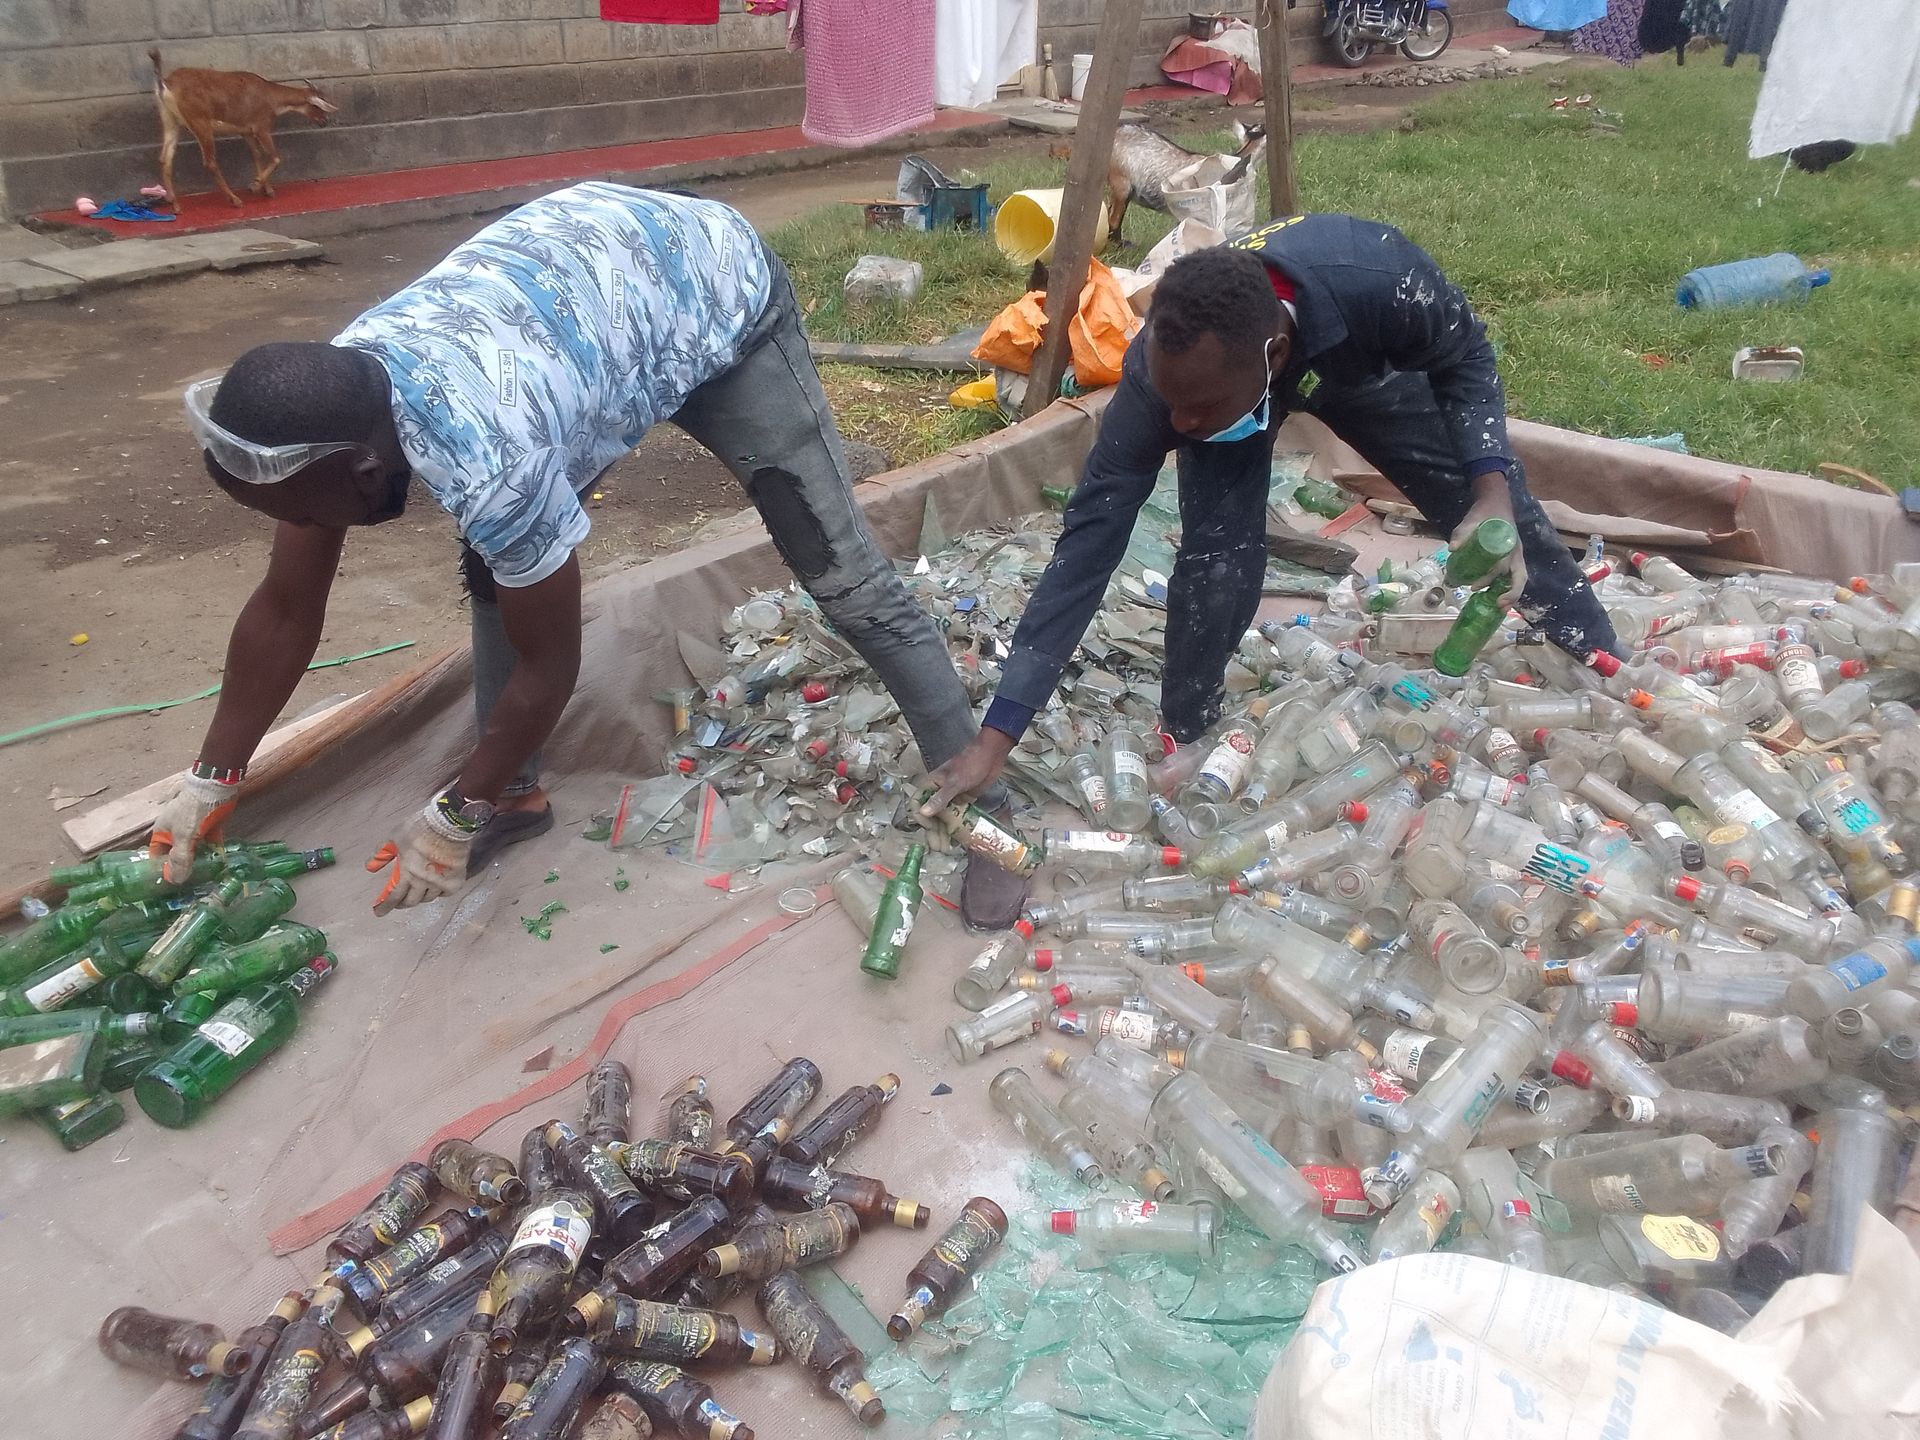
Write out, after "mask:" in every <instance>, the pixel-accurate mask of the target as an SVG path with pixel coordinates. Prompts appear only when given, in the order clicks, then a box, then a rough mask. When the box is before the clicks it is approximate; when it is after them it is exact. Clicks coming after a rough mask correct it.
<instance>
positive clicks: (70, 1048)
mask: <svg viewBox="0 0 1920 1440" xmlns="http://www.w3.org/2000/svg"><path fill="white" fill-rule="evenodd" d="M35 1018H38V1019H46V1018H50V1017H46V1016H38V1017H35ZM106 1057H107V1047H106V1046H105V1044H103V1043H102V1041H101V1038H100V1032H99V1031H97V1030H87V1029H77V1030H67V1031H62V1032H59V1033H56V1034H52V1035H42V1036H40V1037H38V1038H36V1039H33V1040H29V1041H25V1042H23V1043H21V1044H17V1045H9V1046H8V1047H7V1048H6V1049H4V1050H0V1115H17V1114H19V1113H21V1112H22V1111H27V1110H42V1109H45V1108H46V1107H47V1106H49V1105H64V1104H66V1103H67V1102H68V1101H70V1100H81V1099H84V1098H85V1097H86V1096H88V1095H90V1094H92V1093H93V1092H94V1091H95V1090H97V1089H99V1086H100V1069H101V1066H102V1065H103V1064H105V1062H106Z"/></svg>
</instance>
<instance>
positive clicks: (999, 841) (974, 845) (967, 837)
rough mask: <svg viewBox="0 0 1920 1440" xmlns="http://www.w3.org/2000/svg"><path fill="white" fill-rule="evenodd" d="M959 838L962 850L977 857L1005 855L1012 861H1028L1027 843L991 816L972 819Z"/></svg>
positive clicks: (978, 816)
mask: <svg viewBox="0 0 1920 1440" xmlns="http://www.w3.org/2000/svg"><path fill="white" fill-rule="evenodd" d="M958 838H959V841H960V848H961V849H963V850H970V851H972V852H973V853H974V854H975V855H985V856H994V855H1004V856H1006V857H1007V858H1008V859H1010V860H1013V861H1016V862H1021V863H1024V862H1025V860H1026V859H1027V855H1028V848H1029V847H1028V845H1027V842H1026V841H1024V840H1022V839H1021V838H1020V837H1019V836H1018V835H1016V834H1014V833H1013V832H1012V831H1011V830H1009V829H1007V828H1006V827H1005V826H1003V825H1000V824H998V823H997V822H995V821H994V820H993V818H992V817H991V816H987V815H977V816H973V817H971V818H970V819H968V821H967V822H966V825H965V826H964V827H963V828H962V830H961V832H960V835H959V837H958Z"/></svg>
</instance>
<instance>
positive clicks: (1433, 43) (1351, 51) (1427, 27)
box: [1321, 0, 1453, 69]
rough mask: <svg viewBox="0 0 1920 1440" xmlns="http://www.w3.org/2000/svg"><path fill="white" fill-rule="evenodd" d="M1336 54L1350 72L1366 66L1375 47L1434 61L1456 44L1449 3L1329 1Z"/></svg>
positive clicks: (1328, 30)
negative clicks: (1396, 48)
mask: <svg viewBox="0 0 1920 1440" xmlns="http://www.w3.org/2000/svg"><path fill="white" fill-rule="evenodd" d="M1325 4H1326V7H1327V20H1326V26H1325V28H1324V29H1323V30H1322V31H1321V33H1322V34H1324V35H1326V36H1328V37H1329V38H1330V39H1331V40H1332V41H1333V51H1334V54H1335V55H1337V56H1339V58H1340V63H1341V64H1342V65H1345V66H1347V67H1348V68H1350V69H1358V68H1359V67H1360V66H1362V65H1364V64H1366V62H1367V57H1368V56H1369V55H1371V54H1372V53H1373V49H1374V46H1376V45H1386V46H1394V45H1397V46H1399V47H1400V53H1401V54H1402V55H1404V56H1406V57H1407V59H1409V60H1416V61H1417V60H1434V59H1437V58H1439V55H1440V52H1441V51H1443V50H1445V49H1446V48H1447V46H1448V45H1450V44H1452V43H1453V16H1452V15H1451V14H1449V13H1448V11H1447V0H1325Z"/></svg>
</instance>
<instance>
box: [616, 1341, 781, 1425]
mask: <svg viewBox="0 0 1920 1440" xmlns="http://www.w3.org/2000/svg"><path fill="white" fill-rule="evenodd" d="M607 1383H608V1384H609V1385H617V1386H619V1388H620V1389H622V1390H624V1391H626V1392H627V1394H629V1395H631V1396H632V1397H633V1398H634V1399H636V1400H638V1401H639V1402H640V1408H641V1409H642V1410H645V1411H646V1412H647V1418H648V1419H649V1420H651V1421H653V1424H654V1428H655V1429H656V1430H658V1429H662V1428H671V1429H672V1431H673V1432H674V1433H675V1434H677V1435H679V1436H680V1437H681V1440H753V1427H752V1426H750V1425H748V1424H746V1423H745V1422H744V1421H742V1420H741V1419H740V1417H739V1416H737V1415H730V1414H728V1413H727V1411H725V1410H723V1409H721V1407H720V1403H719V1402H718V1401H717V1400H715V1399H714V1398H713V1388H712V1387H711V1386H709V1385H707V1384H706V1383H705V1382H703V1381H700V1380H696V1379H695V1378H694V1377H693V1376H691V1375H689V1374H687V1372H686V1371H684V1370H682V1369H681V1368H680V1367H679V1366H678V1365H667V1364H663V1363H661V1362H660V1361H658V1360H616V1361H614V1362H613V1363H612V1364H611V1365H609V1366H608V1367H607Z"/></svg>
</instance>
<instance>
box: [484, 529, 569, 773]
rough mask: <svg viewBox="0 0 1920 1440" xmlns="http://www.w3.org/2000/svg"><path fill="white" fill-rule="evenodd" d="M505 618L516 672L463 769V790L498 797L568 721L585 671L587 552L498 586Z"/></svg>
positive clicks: (494, 708)
mask: <svg viewBox="0 0 1920 1440" xmlns="http://www.w3.org/2000/svg"><path fill="white" fill-rule="evenodd" d="M497 593H498V598H499V603H500V619H501V622H502V623H503V624H504V625H505V627H506V631H507V639H508V640H509V641H511V642H512V644H513V653H514V655H515V657H516V658H515V661H514V666H513V675H512V677H511V678H510V679H509V680H508V681H507V688H506V689H505V690H503V691H502V692H501V694H500V700H499V703H498V704H496V705H495V706H494V707H493V713H492V714H491V715H489V716H488V717H487V733H486V734H484V735H482V736H481V737H480V743H479V744H478V745H477V746H475V747H474V751H473V754H472V755H471V756H469V757H468V759H467V766H466V769H465V770H463V771H461V773H460V779H459V786H460V793H461V794H462V795H464V796H466V797H467V798H468V799H470V800H489V801H491V800H498V799H499V798H500V791H501V789H502V788H503V787H504V786H505V785H506V784H507V782H508V781H510V780H512V779H513V777H514V774H515V772H517V771H518V770H519V768H520V766H521V765H522V764H523V763H525V761H526V758H527V757H528V756H529V755H531V754H533V752H534V751H536V750H538V749H539V748H540V746H541V745H542V744H544V743H545V741H546V738H547V736H549V735H551V734H552V733H553V727H554V726H555V725H557V724H558V723H559V721H560V712H561V711H562V710H564V709H566V708H567V701H568V700H569V699H571V698H572V696H573V686H574V682H575V681H576V680H577V679H578V678H579V676H580V560H579V557H578V556H575V555H569V556H568V557H567V563H566V564H564V565H562V566H561V567H560V568H559V569H558V570H556V571H554V572H553V574H551V575H549V576H547V578H546V579H544V580H540V581H537V582H535V583H534V584H532V585H523V586H507V585H502V586H500V587H499V590H498V592H497Z"/></svg>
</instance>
